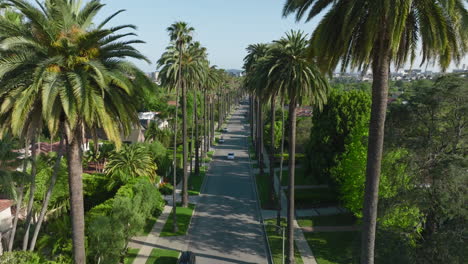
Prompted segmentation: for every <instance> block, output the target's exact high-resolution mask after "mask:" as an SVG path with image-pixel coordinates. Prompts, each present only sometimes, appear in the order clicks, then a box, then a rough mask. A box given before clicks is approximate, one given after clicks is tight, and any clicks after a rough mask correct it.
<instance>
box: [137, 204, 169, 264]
mask: <svg viewBox="0 0 468 264" xmlns="http://www.w3.org/2000/svg"><path fill="white" fill-rule="evenodd" d="M171 210H172V207H170V206H164V210H163V212H162V213H161V215H160V216H159V217H158V220H157V221H156V224H154V226H153V229H152V230H151V232H150V233H149V235H148V236H147V237H145V239H144V240H139V239H137V238H132V239H131V240H130V242H129V247H130V248H140V251H139V252H138V255H137V257H136V258H135V260H134V261H133V264H145V263H146V261H147V260H148V258H149V256H150V255H151V251H152V250H153V248H154V246H155V245H156V244H157V242H158V240H159V234H160V233H161V230H162V229H163V227H164V224H165V223H166V220H167V218H168V217H169V214H170V213H171Z"/></svg>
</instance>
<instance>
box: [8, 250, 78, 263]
mask: <svg viewBox="0 0 468 264" xmlns="http://www.w3.org/2000/svg"><path fill="white" fill-rule="evenodd" d="M69 263H71V259H68V258H65V257H63V256H60V257H59V258H57V259H56V260H55V261H51V260H46V259H45V258H44V257H43V256H41V255H39V253H37V252H29V251H13V252H5V253H3V255H2V256H0V264H69Z"/></svg>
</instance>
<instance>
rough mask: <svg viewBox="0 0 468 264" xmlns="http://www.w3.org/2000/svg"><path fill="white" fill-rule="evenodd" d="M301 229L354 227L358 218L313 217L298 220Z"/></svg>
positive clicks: (339, 216)
mask: <svg viewBox="0 0 468 264" xmlns="http://www.w3.org/2000/svg"><path fill="white" fill-rule="evenodd" d="M297 222H298V224H299V225H300V226H301V227H314V226H353V225H355V224H356V223H357V220H356V217H355V216H354V215H352V214H338V215H323V216H311V217H305V218H301V219H298V220H297Z"/></svg>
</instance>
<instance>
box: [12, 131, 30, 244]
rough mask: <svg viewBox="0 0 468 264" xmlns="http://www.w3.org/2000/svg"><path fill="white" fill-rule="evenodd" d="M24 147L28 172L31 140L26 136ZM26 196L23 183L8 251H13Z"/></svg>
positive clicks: (25, 170)
mask: <svg viewBox="0 0 468 264" xmlns="http://www.w3.org/2000/svg"><path fill="white" fill-rule="evenodd" d="M24 144H25V147H24V162H23V173H24V174H26V172H27V169H28V156H29V140H28V139H27V138H26V141H25V143H24ZM23 196H24V183H21V185H20V187H19V197H18V202H17V203H16V212H15V219H14V220H13V227H12V229H11V234H10V238H9V241H8V251H13V244H14V242H15V235H16V228H17V226H18V219H19V214H20V211H21V204H22V203H23Z"/></svg>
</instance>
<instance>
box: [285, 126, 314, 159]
mask: <svg viewBox="0 0 468 264" xmlns="http://www.w3.org/2000/svg"><path fill="white" fill-rule="evenodd" d="M311 128H312V118H310V117H305V118H298V119H297V128H296V153H304V152H305V151H306V150H307V145H308V144H309V141H310V130H311ZM280 129H281V128H280ZM285 133H287V131H285ZM280 134H281V132H280ZM288 143H289V142H288Z"/></svg>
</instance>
